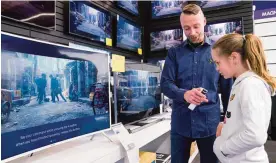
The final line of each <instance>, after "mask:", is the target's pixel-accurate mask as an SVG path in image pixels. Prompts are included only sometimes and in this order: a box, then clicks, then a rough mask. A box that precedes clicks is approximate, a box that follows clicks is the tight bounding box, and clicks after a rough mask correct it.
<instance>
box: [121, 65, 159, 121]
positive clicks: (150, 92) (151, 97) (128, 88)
mask: <svg viewBox="0 0 276 163" xmlns="http://www.w3.org/2000/svg"><path fill="white" fill-rule="evenodd" d="M159 75H160V73H153V72H148V71H142V70H128V71H126V72H124V73H119V74H118V81H117V83H118V85H119V86H118V87H117V89H116V91H117V109H118V113H119V121H121V122H127V121H128V122H129V121H134V119H132V118H133V117H135V115H140V116H142V117H143V116H145V114H147V115H150V114H151V112H153V109H156V108H159V104H160V102H161V89H160V80H159V78H160V77H159ZM158 111H159V110H158ZM131 117H132V118H131ZM136 118H137V117H136Z"/></svg>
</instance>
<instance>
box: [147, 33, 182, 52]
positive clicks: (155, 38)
mask: <svg viewBox="0 0 276 163" xmlns="http://www.w3.org/2000/svg"><path fill="white" fill-rule="evenodd" d="M150 40H151V51H157V50H166V49H169V48H171V47H172V46H176V45H179V44H181V43H182V42H183V30H182V29H171V30H165V31H158V32H152V33H151V34H150Z"/></svg>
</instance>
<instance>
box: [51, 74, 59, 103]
mask: <svg viewBox="0 0 276 163" xmlns="http://www.w3.org/2000/svg"><path fill="white" fill-rule="evenodd" d="M49 77H50V79H51V96H52V102H53V103H55V102H56V100H55V99H56V97H57V89H58V81H57V79H56V78H55V77H54V76H53V75H50V76H49ZM57 98H58V97H57Z"/></svg>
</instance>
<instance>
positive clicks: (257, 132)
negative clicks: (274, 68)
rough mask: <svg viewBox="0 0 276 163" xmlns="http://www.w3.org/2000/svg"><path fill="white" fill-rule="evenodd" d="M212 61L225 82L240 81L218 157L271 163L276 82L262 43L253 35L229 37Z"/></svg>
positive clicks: (229, 162) (234, 162)
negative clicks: (270, 134) (270, 129)
mask: <svg viewBox="0 0 276 163" xmlns="http://www.w3.org/2000/svg"><path fill="white" fill-rule="evenodd" d="M212 58H213V60H214V62H215V63H216V65H217V70H218V71H219V72H220V73H221V74H222V75H223V76H224V78H232V77H235V78H236V80H235V82H234V84H233V86H232V90H231V95H230V99H229V104H228V109H227V113H226V115H225V120H224V123H220V124H219V125H218V128H217V138H216V141H215V143H214V147H213V149H214V153H215V154H216V155H217V157H218V158H219V160H220V161H221V162H222V163H251V162H254V163H268V162H269V161H268V157H267V153H266V151H265V149H264V143H265V142H266V139H267V129H268V126H269V121H270V116H271V95H273V93H274V92H275V89H276V82H275V80H274V79H273V78H272V77H271V76H270V75H269V73H268V71H267V66H266V59H265V55H264V50H263V47H262V44H261V41H260V40H259V38H258V37H257V36H254V35H252V34H248V35H246V36H245V37H243V36H242V35H240V34H228V35H226V36H224V37H222V38H221V39H219V40H218V41H217V42H216V43H215V44H214V46H213V48H212Z"/></svg>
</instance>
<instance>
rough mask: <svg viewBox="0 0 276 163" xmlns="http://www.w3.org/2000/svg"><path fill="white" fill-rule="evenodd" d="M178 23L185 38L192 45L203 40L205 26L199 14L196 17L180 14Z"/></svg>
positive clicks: (203, 18) (204, 21)
mask: <svg viewBox="0 0 276 163" xmlns="http://www.w3.org/2000/svg"><path fill="white" fill-rule="evenodd" d="M180 23H181V26H182V28H183V30H184V33H185V35H186V37H187V38H188V39H189V40H190V41H191V42H192V43H200V42H202V41H203V40H204V26H205V25H206V19H205V17H204V15H203V14H202V13H201V12H199V13H198V14H197V15H187V14H183V13H182V14H181V16H180Z"/></svg>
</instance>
